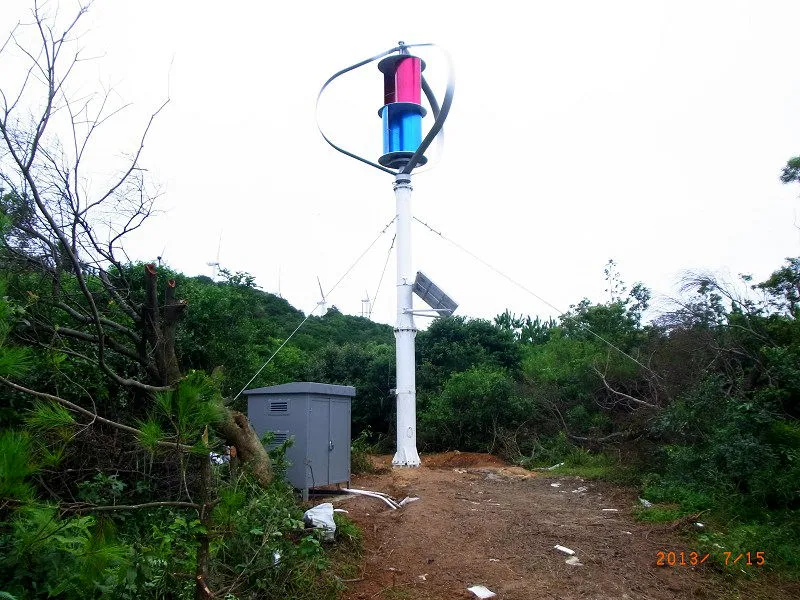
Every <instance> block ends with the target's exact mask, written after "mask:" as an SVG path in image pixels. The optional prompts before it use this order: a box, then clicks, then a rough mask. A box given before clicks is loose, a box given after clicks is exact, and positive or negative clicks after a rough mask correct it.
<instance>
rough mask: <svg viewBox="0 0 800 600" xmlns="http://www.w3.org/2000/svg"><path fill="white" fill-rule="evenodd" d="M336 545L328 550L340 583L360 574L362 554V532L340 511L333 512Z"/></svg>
mask: <svg viewBox="0 0 800 600" xmlns="http://www.w3.org/2000/svg"><path fill="white" fill-rule="evenodd" d="M333 521H334V522H335V523H336V545H335V546H334V547H333V548H332V549H331V550H329V551H328V559H329V560H330V566H331V570H332V573H333V575H334V576H335V577H336V578H337V579H338V580H339V582H340V583H341V584H342V585H346V582H348V581H352V580H354V579H358V578H359V576H360V575H361V572H362V569H361V558H362V556H363V555H364V534H363V533H362V531H361V529H359V527H358V525H356V524H355V523H354V522H353V521H351V520H350V519H348V518H347V517H346V516H345V515H343V514H342V513H334V514H333Z"/></svg>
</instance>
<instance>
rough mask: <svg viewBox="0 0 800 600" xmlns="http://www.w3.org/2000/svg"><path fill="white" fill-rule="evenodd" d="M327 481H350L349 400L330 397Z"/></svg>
mask: <svg viewBox="0 0 800 600" xmlns="http://www.w3.org/2000/svg"><path fill="white" fill-rule="evenodd" d="M328 481H330V482H331V483H341V482H343V481H350V401H349V399H338V398H331V428H330V458H329V460H328Z"/></svg>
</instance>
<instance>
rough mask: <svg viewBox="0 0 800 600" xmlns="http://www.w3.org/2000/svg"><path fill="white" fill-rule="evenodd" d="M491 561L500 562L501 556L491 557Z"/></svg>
mask: <svg viewBox="0 0 800 600" xmlns="http://www.w3.org/2000/svg"><path fill="white" fill-rule="evenodd" d="M489 562H500V559H499V558H490V559H489Z"/></svg>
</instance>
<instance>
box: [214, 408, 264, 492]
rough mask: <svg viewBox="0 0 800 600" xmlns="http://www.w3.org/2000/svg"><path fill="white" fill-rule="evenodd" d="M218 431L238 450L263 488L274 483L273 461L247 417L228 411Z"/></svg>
mask: <svg viewBox="0 0 800 600" xmlns="http://www.w3.org/2000/svg"><path fill="white" fill-rule="evenodd" d="M218 431H219V433H220V434H221V435H222V437H223V438H225V440H226V441H227V442H228V444H229V445H231V446H234V447H235V448H236V456H237V457H238V458H239V459H240V460H241V461H242V464H243V465H245V466H246V467H247V468H249V469H250V472H251V473H253V475H254V476H255V478H256V480H257V481H258V483H259V484H261V485H262V486H266V485H268V484H269V483H270V482H271V481H272V477H273V473H272V461H271V460H270V458H269V454H267V451H266V449H265V448H264V445H263V444H262V443H261V440H260V439H259V438H258V435H257V434H256V432H255V430H254V429H253V426H252V425H250V421H248V420H247V417H246V416H245V415H244V414H242V413H240V412H238V411H235V410H228V411H227V418H226V419H225V421H224V422H223V423H222V424H221V425H219V426H218Z"/></svg>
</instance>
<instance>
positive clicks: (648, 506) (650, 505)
mask: <svg viewBox="0 0 800 600" xmlns="http://www.w3.org/2000/svg"><path fill="white" fill-rule="evenodd" d="M639 502H641V503H642V506H644V507H645V508H651V507H652V506H653V503H652V502H650V501H649V500H645V499H644V498H639Z"/></svg>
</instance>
